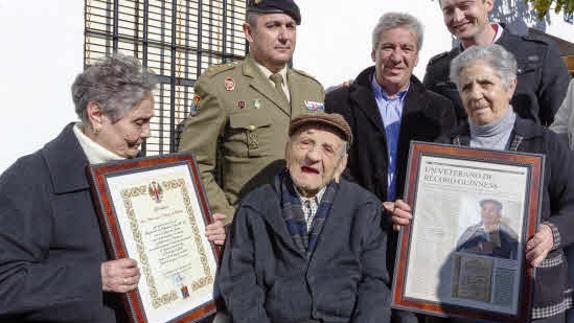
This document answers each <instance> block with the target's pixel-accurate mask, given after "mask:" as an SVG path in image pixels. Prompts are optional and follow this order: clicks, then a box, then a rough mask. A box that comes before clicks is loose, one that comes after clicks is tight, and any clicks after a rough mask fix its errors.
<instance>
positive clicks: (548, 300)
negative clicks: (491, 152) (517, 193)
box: [437, 118, 574, 319]
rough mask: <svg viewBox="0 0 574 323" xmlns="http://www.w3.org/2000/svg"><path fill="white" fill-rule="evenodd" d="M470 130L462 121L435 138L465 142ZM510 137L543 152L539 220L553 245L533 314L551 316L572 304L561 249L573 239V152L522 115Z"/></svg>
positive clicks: (537, 283)
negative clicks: (543, 167) (543, 224)
mask: <svg viewBox="0 0 574 323" xmlns="http://www.w3.org/2000/svg"><path fill="white" fill-rule="evenodd" d="M469 133H470V131H469V129H468V126H466V125H465V126H463V127H461V128H459V129H458V130H456V131H454V133H453V134H451V135H449V136H446V137H442V138H439V140H437V141H438V142H443V143H457V142H460V144H462V145H464V146H468V145H469V142H470V136H469ZM517 138H520V139H517ZM509 141H514V142H520V144H519V145H518V147H517V151H522V152H529V153H538V154H544V155H545V156H546V162H545V169H544V187H543V189H542V190H541V194H542V204H541V212H540V222H541V223H547V224H548V225H549V226H550V227H551V228H552V231H553V235H554V247H553V249H552V251H551V252H550V253H549V254H548V256H546V259H545V260H544V261H543V262H542V264H541V265H540V266H539V267H537V268H536V273H535V280H534V294H533V306H532V318H533V319H537V318H543V317H548V316H553V315H556V314H559V313H562V312H564V311H565V310H566V309H567V308H569V307H571V304H572V289H571V287H570V281H569V279H568V270H567V264H566V259H565V257H564V251H563V249H564V248H565V247H567V246H569V245H571V244H572V242H574V154H573V153H572V151H570V150H569V149H568V146H567V145H566V144H565V143H564V142H562V141H561V140H559V138H558V137H557V135H556V134H554V133H553V132H552V131H550V130H548V129H545V128H543V127H542V126H540V125H537V124H535V123H534V122H533V121H531V120H526V119H522V118H517V119H516V122H515V124H514V129H513V132H512V135H511V138H510V139H509Z"/></svg>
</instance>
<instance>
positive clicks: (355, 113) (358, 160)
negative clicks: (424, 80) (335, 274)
mask: <svg viewBox="0 0 574 323" xmlns="http://www.w3.org/2000/svg"><path fill="white" fill-rule="evenodd" d="M374 71H375V68H374V67H369V68H368V69H366V70H364V71H363V72H361V74H359V76H357V78H356V79H355V81H354V82H353V84H352V85H351V86H350V87H340V88H338V89H336V90H333V91H331V92H329V93H328V94H327V96H326V98H325V110H326V111H327V112H336V113H340V114H342V115H343V116H344V117H345V119H346V120H347V122H348V123H349V125H350V126H351V128H352V129H353V136H354V142H353V145H352V146H351V151H350V152H349V161H348V164H347V168H348V169H349V171H350V174H351V176H352V177H353V179H354V180H355V181H356V182H357V183H359V184H360V185H361V186H363V187H365V188H366V189H368V190H369V191H371V192H373V193H374V194H375V195H376V196H377V197H378V198H379V199H381V200H382V201H386V200H387V186H388V184H387V170H388V164H389V157H388V149H387V138H386V137H387V135H386V133H385V125H384V124H383V120H382V119H381V114H380V113H379V108H378V106H377V102H376V101H375V95H374V93H373V90H372V89H371V78H372V75H373V73H374ZM404 104H405V105H404V108H403V114H402V118H401V130H400V133H399V143H398V148H397V161H398V162H397V174H396V175H397V181H396V185H397V187H396V192H397V194H396V195H397V197H401V196H402V193H403V186H404V183H405V173H406V169H407V160H408V156H409V147H410V142H411V140H421V141H434V140H435V139H436V138H437V137H439V136H440V135H444V134H446V133H448V132H450V131H451V130H452V128H453V127H454V126H455V115H454V112H453V108H452V104H451V103H450V102H449V100H448V99H446V98H444V97H442V96H440V95H438V94H435V93H433V92H430V91H427V90H426V89H425V88H424V87H423V86H422V84H421V83H420V81H419V80H418V79H417V78H416V77H414V76H412V77H411V86H410V88H409V91H408V92H407V96H406V98H405V103H404Z"/></svg>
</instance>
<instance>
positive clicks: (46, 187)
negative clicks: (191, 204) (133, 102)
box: [0, 124, 119, 322]
mask: <svg viewBox="0 0 574 323" xmlns="http://www.w3.org/2000/svg"><path fill="white" fill-rule="evenodd" d="M72 127H73V124H70V125H68V126H67V127H66V128H65V129H64V130H63V131H62V133H61V134H60V135H59V136H58V137H57V138H56V139H54V140H53V141H51V142H49V143H48V144H46V146H44V148H42V149H40V150H39V151H37V152H36V153H34V154H31V155H28V156H25V157H22V158H20V159H19V160H18V161H16V163H14V164H13V165H12V166H11V167H10V168H8V169H7V170H6V171H5V172H4V173H3V174H2V176H1V177H0V223H1V225H0V320H6V321H24V320H25V321H41V322H47V321H59V322H114V321H115V315H114V310H113V309H112V308H111V307H109V304H110V303H111V304H112V305H119V302H117V300H113V299H111V297H112V295H111V294H110V295H108V294H106V295H105V296H104V293H103V292H102V282H101V268H100V267H101V263H102V262H104V261H106V260H107V256H106V252H105V248H104V243H103V241H102V237H101V234H100V227H99V224H98V218H97V216H96V213H95V208H94V204H93V202H92V196H91V194H90V190H89V185H88V182H87V180H86V172H85V169H86V166H87V165H88V161H87V159H86V156H85V154H84V152H83V150H82V148H81V146H80V144H79V143H78V141H77V139H76V137H75V135H74V133H73V131H72Z"/></svg>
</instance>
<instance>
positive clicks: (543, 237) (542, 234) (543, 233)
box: [526, 224, 554, 267]
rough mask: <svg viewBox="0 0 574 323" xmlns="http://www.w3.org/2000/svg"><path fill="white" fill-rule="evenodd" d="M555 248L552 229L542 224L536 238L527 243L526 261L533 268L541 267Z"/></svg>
mask: <svg viewBox="0 0 574 323" xmlns="http://www.w3.org/2000/svg"><path fill="white" fill-rule="evenodd" d="M553 246H554V236H553V235H552V229H551V228H550V227H549V226H548V225H546V224H541V225H540V227H539V228H538V231H537V232H536V234H535V235H534V237H532V238H531V239H530V240H528V243H526V260H527V261H528V262H529V263H530V265H531V266H532V267H536V266H538V265H540V263H541V262H542V261H543V260H544V259H545V258H546V256H547V255H548V253H549V252H550V250H552V247H553Z"/></svg>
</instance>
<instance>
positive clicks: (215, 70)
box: [203, 62, 239, 77]
mask: <svg viewBox="0 0 574 323" xmlns="http://www.w3.org/2000/svg"><path fill="white" fill-rule="evenodd" d="M238 64H239V62H231V63H225V64H217V65H211V66H209V67H208V68H207V69H206V70H205V72H203V74H205V76H207V77H212V76H214V75H216V74H219V73H221V72H223V71H227V70H230V69H232V68H235V67H236V66H237V65H238Z"/></svg>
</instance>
